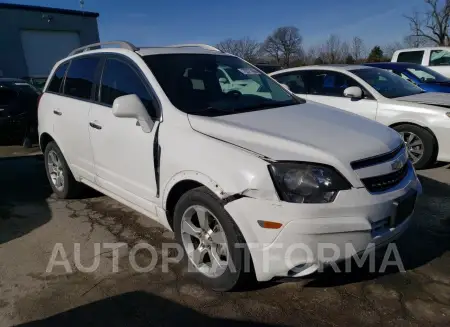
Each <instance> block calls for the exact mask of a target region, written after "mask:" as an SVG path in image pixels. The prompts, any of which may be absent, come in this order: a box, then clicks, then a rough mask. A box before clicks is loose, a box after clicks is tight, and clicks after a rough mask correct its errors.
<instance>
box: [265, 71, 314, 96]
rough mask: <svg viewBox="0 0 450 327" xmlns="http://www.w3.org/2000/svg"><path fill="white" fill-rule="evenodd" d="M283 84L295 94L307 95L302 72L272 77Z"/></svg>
mask: <svg viewBox="0 0 450 327" xmlns="http://www.w3.org/2000/svg"><path fill="white" fill-rule="evenodd" d="M272 77H273V78H274V79H275V80H277V81H278V82H279V83H281V84H285V85H287V86H288V87H289V90H291V91H292V92H294V93H306V86H305V80H304V77H303V76H302V73H301V72H292V73H287V74H282V75H276V76H272Z"/></svg>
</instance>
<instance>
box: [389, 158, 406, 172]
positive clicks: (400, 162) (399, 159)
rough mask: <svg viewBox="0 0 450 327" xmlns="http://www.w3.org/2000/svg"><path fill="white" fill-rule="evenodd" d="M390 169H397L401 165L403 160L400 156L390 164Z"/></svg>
mask: <svg viewBox="0 0 450 327" xmlns="http://www.w3.org/2000/svg"><path fill="white" fill-rule="evenodd" d="M391 167H392V170H394V171H395V170H399V169H401V168H402V167H403V160H402V158H397V159H396V160H395V161H394V162H393V163H392V164H391Z"/></svg>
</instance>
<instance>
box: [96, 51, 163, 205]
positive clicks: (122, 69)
mask: <svg viewBox="0 0 450 327" xmlns="http://www.w3.org/2000/svg"><path fill="white" fill-rule="evenodd" d="M128 94H136V95H137V96H138V97H139V98H140V99H141V101H142V102H143V104H144V105H145V106H146V108H147V109H148V111H149V114H150V116H151V117H156V115H157V114H156V112H155V110H154V109H153V108H155V106H154V97H153V96H152V93H151V92H150V89H149V86H148V85H147V83H146V82H145V78H144V77H143V74H142V73H141V72H140V71H139V68H138V67H137V66H136V65H134V64H133V63H131V62H128V60H125V59H120V58H108V59H106V61H105V63H104V68H103V73H102V77H101V80H100V85H99V92H98V98H97V101H96V103H94V104H92V107H91V112H90V115H89V124H90V128H89V130H90V136H91V142H92V147H93V151H94V160H95V170H96V174H97V178H96V179H97V183H98V184H99V185H100V186H101V187H103V188H105V189H107V190H109V191H110V192H112V193H114V194H117V195H119V196H121V197H122V198H124V199H126V200H128V201H130V202H132V203H134V204H136V205H138V206H140V207H142V208H144V209H146V210H148V211H151V212H155V206H154V203H156V198H157V183H156V178H155V168H154V159H153V155H154V152H153V148H154V140H155V135H156V131H157V130H158V124H159V121H158V120H157V119H156V118H155V125H154V126H153V129H152V130H151V132H150V133H145V132H144V131H143V130H142V128H141V127H140V126H139V124H137V120H136V119H132V118H118V117H115V116H114V115H113V113H112V110H111V109H112V104H113V102H114V100H115V99H116V98H117V97H120V96H123V95H128Z"/></svg>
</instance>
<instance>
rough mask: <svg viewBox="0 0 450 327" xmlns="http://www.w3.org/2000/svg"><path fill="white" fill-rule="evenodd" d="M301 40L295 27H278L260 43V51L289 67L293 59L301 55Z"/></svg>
mask: <svg viewBox="0 0 450 327" xmlns="http://www.w3.org/2000/svg"><path fill="white" fill-rule="evenodd" d="M302 41H303V40H302V37H301V35H300V32H299V30H298V28H297V27H294V26H285V27H279V28H277V29H276V30H275V31H274V32H273V33H272V34H271V35H269V36H268V37H267V38H266V40H265V41H264V43H263V45H262V51H264V52H265V53H267V55H269V56H270V57H272V58H273V59H274V60H275V61H276V62H277V63H278V64H281V65H283V66H285V67H289V66H290V65H291V63H292V61H293V59H298V58H300V57H302V54H303V50H302Z"/></svg>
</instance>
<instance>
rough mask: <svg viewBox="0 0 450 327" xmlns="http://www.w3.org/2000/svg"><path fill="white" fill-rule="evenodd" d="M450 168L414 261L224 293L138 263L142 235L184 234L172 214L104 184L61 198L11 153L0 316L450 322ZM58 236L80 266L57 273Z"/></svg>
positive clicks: (11, 320)
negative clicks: (126, 199) (167, 219)
mask: <svg viewBox="0 0 450 327" xmlns="http://www.w3.org/2000/svg"><path fill="white" fill-rule="evenodd" d="M448 168H449V167H448V166H441V167H438V168H434V169H430V170H426V171H422V172H420V174H421V177H420V178H421V181H422V184H423V187H424V194H423V195H422V197H421V198H420V200H419V202H418V204H417V209H416V212H415V215H414V219H413V224H412V226H411V228H410V229H409V230H408V231H407V232H406V233H405V234H404V235H403V236H402V238H401V239H400V240H399V241H398V242H397V243H398V246H399V251H400V254H401V258H402V260H403V263H404V267H405V269H406V272H404V273H400V272H398V271H396V270H395V269H388V270H387V271H386V272H385V273H383V274H381V273H376V274H375V273H374V274H371V273H369V272H368V271H367V269H366V268H364V267H363V268H361V269H353V270H352V273H348V274H343V273H341V274H338V273H333V272H329V271H326V272H324V273H322V274H319V275H316V276H313V278H309V279H300V280H295V281H292V280H285V281H283V282H277V283H264V284H260V285H256V286H251V287H249V289H247V290H245V291H241V292H232V293H218V292H213V291H209V290H207V289H205V288H203V287H202V286H200V285H198V284H196V283H195V282H194V281H193V280H191V279H190V278H189V275H188V274H187V273H186V270H185V268H184V266H183V265H182V264H169V270H168V271H163V265H162V262H161V259H160V258H159V259H158V262H157V263H156V266H155V269H153V270H152V271H150V272H146V273H142V272H136V271H135V270H133V269H131V263H130V261H129V260H128V251H129V250H130V249H131V248H132V247H133V246H134V245H136V244H138V243H141V242H148V243H150V244H151V245H152V246H154V248H155V250H156V252H157V253H158V255H160V254H161V251H162V244H163V243H165V242H172V241H173V235H172V233H171V232H168V231H167V230H165V229H164V228H163V227H161V226H160V225H158V224H156V223H154V222H152V221H151V220H150V219H148V218H146V217H144V216H142V215H140V214H138V213H137V212H135V211H133V210H131V209H129V208H127V207H125V206H123V205H121V204H119V203H118V202H116V201H114V200H112V199H110V198H108V197H105V196H102V195H100V194H97V193H95V192H90V193H91V194H87V195H86V197H85V198H83V199H80V200H71V201H62V200H58V199H56V198H55V197H54V196H53V195H52V194H51V190H50V187H49V185H48V182H47V180H46V176H45V171H44V165H43V160H42V157H39V156H30V157H21V158H15V159H1V160H0V326H12V325H25V326H32V327H34V326H175V325H180V324H183V323H184V324H187V325H188V326H189V325H194V324H205V325H206V324H208V325H210V326H222V325H223V326H230V325H231V326H234V325H236V326H247V325H249V326H250V325H255V326H449V325H450V169H448ZM117 242H119V243H123V244H122V247H121V248H120V249H119V252H118V254H119V256H118V257H119V259H118V262H117V267H118V269H117V272H114V271H113V266H114V264H113V263H114V262H113V260H114V256H113V253H112V250H111V249H107V248H104V247H103V246H102V247H101V248H99V251H98V252H96V250H95V245H94V244H96V243H101V244H105V243H117ZM57 243H60V246H61V248H63V249H64V252H65V253H64V254H65V255H66V258H67V262H68V263H69V266H66V267H64V266H63V265H59V266H55V267H53V270H52V272H51V273H49V272H46V269H47V266H48V263H49V260H50V257H51V255H52V251H53V249H54V247H55V244H57ZM74 244H78V245H77V246H79V253H80V254H81V255H80V256H79V257H78V256H77V255H76V251H75V245H74ZM60 254H61V253H60ZM159 257H160V256H159ZM58 258H59V259H61V257H58ZM77 260H78V261H80V262H79V263H81V264H82V265H83V267H85V268H86V267H87V268H89V266H90V265H92V264H93V263H95V260H98V265H99V266H98V269H96V270H95V271H94V272H83V271H80V270H79V269H77ZM151 260H152V257H151V255H150V254H149V252H146V251H140V252H138V253H137V255H136V263H137V264H138V265H139V266H146V265H148V264H150V263H151ZM377 262H378V261H377ZM67 268H68V269H67ZM68 271H69V272H68Z"/></svg>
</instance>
